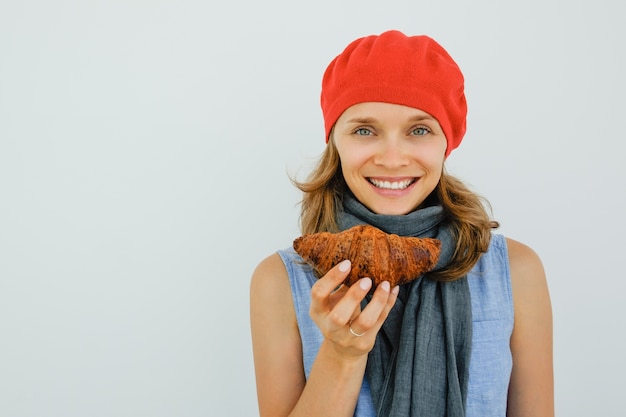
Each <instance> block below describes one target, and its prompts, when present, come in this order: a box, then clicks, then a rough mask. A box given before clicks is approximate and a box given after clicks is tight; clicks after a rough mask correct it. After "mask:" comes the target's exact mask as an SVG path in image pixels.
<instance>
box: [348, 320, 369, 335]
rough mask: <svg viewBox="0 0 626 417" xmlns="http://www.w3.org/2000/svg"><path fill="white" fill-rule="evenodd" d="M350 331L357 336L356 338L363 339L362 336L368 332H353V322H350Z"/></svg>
mask: <svg viewBox="0 0 626 417" xmlns="http://www.w3.org/2000/svg"><path fill="white" fill-rule="evenodd" d="M348 329H350V333H352V335H353V336H356V337H361V336H363V335H364V334H365V333H366V332H363V333H357V332H355V331H354V330H352V320H350V324H348Z"/></svg>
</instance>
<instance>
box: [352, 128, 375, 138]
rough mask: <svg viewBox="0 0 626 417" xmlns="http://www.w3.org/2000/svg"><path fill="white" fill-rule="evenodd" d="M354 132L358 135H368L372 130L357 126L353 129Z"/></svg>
mask: <svg viewBox="0 0 626 417" xmlns="http://www.w3.org/2000/svg"><path fill="white" fill-rule="evenodd" d="M354 133H355V134H356V135H359V136H369V135H371V134H372V131H371V130H369V129H367V128H365V127H359V128H358V129H356V130H355V131H354Z"/></svg>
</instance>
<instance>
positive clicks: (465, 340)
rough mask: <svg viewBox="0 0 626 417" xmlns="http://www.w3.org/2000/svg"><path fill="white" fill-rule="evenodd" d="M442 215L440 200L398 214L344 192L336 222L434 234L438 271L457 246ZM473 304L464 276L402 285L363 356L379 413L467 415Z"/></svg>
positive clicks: (391, 416)
mask: <svg viewBox="0 0 626 417" xmlns="http://www.w3.org/2000/svg"><path fill="white" fill-rule="evenodd" d="M444 218H445V215H444V213H443V208H442V207H441V206H430V207H426V208H423V209H419V210H416V211H414V212H412V213H409V214H407V215H403V216H387V215H380V214H375V213H372V212H371V211H369V210H368V209H367V208H366V207H365V206H363V205H362V204H361V203H360V202H358V201H357V200H356V199H355V198H354V197H353V196H351V195H345V196H344V211H343V212H340V213H339V214H338V218H337V221H338V224H339V227H340V229H341V230H346V229H349V228H350V227H352V226H356V225H357V224H370V225H372V226H376V227H378V228H379V229H381V230H383V231H384V232H387V233H395V234H398V235H401V236H415V237H434V238H437V239H439V240H441V243H442V249H441V255H440V257H439V262H438V263H437V266H436V267H435V269H440V268H442V267H444V266H445V265H446V264H447V263H448V262H449V261H450V259H451V257H452V254H453V252H454V248H455V241H454V238H453V236H452V235H451V233H450V231H449V228H448V227H447V225H446V223H445V222H443V220H444ZM366 302H367V300H366V301H364V303H366ZM471 307H472V306H471V300H470V293H469V286H468V283H467V278H466V277H464V278H461V279H458V280H456V281H453V282H447V283H444V282H435V281H432V280H429V279H427V278H426V279H416V280H414V281H412V282H410V283H408V284H405V285H403V286H402V287H401V288H400V294H399V296H398V300H397V301H396V304H395V306H394V307H393V309H392V310H391V312H390V313H389V316H388V317H387V320H386V321H385V323H384V325H383V327H382V329H381V331H380V332H379V333H378V336H377V338H376V343H375V345H374V348H373V349H372V351H371V352H370V354H369V357H368V361H367V369H366V374H367V378H368V380H369V383H370V389H371V392H372V400H373V402H374V406H375V408H376V415H377V416H379V417H444V416H445V417H463V416H465V403H466V398H467V381H468V374H469V361H470V354H471V346H472V308H471Z"/></svg>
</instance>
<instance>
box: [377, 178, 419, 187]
mask: <svg viewBox="0 0 626 417" xmlns="http://www.w3.org/2000/svg"><path fill="white" fill-rule="evenodd" d="M367 181H369V183H370V184H372V185H373V186H374V187H376V188H382V189H383V190H404V189H405V188H408V187H409V186H410V185H411V184H413V183H414V182H415V181H417V178H411V179H406V180H402V181H380V180H376V179H374V178H368V179H367Z"/></svg>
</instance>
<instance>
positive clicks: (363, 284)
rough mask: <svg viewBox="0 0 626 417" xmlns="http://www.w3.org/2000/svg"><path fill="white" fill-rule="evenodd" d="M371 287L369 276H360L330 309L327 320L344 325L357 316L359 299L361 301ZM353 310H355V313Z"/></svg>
mask: <svg viewBox="0 0 626 417" xmlns="http://www.w3.org/2000/svg"><path fill="white" fill-rule="evenodd" d="M371 288H372V280H371V278H367V277H366V278H361V279H360V280H358V281H357V282H356V283H354V285H352V286H351V287H350V288H349V289H348V291H347V292H346V293H345V295H344V296H343V298H342V299H341V300H339V301H338V302H337V304H336V305H335V307H334V308H333V309H332V311H331V312H330V314H329V320H331V321H332V322H333V323H334V324H335V325H337V326H345V325H346V324H347V323H348V322H349V321H350V320H351V319H352V318H354V317H357V316H358V311H360V307H361V301H363V299H364V298H365V296H366V295H367V293H368V292H369V290H370V289H371ZM355 312H357V314H356V315H355Z"/></svg>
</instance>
